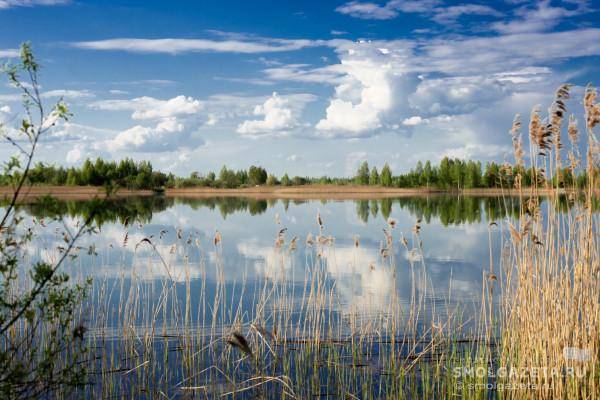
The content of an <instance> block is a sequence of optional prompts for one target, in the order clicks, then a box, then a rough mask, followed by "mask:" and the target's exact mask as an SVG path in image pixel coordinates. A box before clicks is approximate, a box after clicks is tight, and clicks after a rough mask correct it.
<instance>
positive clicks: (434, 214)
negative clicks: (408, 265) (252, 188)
mask: <svg viewBox="0 0 600 400" xmlns="http://www.w3.org/2000/svg"><path fill="white" fill-rule="evenodd" d="M524 200H525V201H527V199H524ZM279 201H281V202H283V205H284V208H285V209H286V210H287V208H288V206H289V204H290V202H291V203H293V204H294V205H299V204H304V203H306V202H307V200H291V201H290V200H273V199H269V200H261V199H253V198H245V197H210V198H184V197H181V198H170V197H164V196H140V197H124V198H116V199H110V200H85V201H82V200H57V199H54V198H50V197H45V198H42V199H40V200H38V201H36V202H32V203H24V204H20V205H19V206H18V209H20V210H23V211H25V212H27V213H28V214H30V215H32V216H35V217H38V218H57V217H61V216H69V217H83V218H85V217H87V216H88V215H90V214H91V212H92V210H94V213H95V215H94V222H95V223H96V224H98V225H102V224H104V223H106V222H120V223H124V222H125V221H126V220H127V221H129V222H130V223H133V222H135V221H139V222H142V223H147V222H149V221H150V220H151V219H152V215H153V213H156V212H161V211H164V210H166V209H168V208H169V207H172V206H173V205H175V204H183V205H186V206H189V207H191V208H192V209H200V208H208V209H210V210H215V209H218V210H219V212H220V213H221V215H222V216H223V218H226V217H227V216H228V215H230V214H233V213H236V212H247V213H249V214H250V215H259V214H262V213H264V212H265V211H266V210H267V209H268V208H270V207H274V206H275V205H276V204H277V203H278V202H279ZM551 201H552V202H551V203H550V204H548V206H549V207H552V208H553V209H555V210H557V211H560V212H565V211H567V210H569V209H570V207H572V205H573V204H574V203H575V202H580V201H583V199H579V198H568V197H567V196H561V197H558V198H555V199H553V200H551ZM325 204H326V203H325ZM2 205H3V203H2V202H0V207H1V206H2ZM355 205H356V214H357V216H358V218H359V219H360V220H361V221H363V222H365V223H366V222H368V221H369V217H372V218H376V217H377V215H378V214H379V213H381V216H382V217H383V218H384V219H386V220H387V219H388V218H389V216H390V215H391V212H392V207H393V206H400V208H401V209H404V210H407V211H408V212H409V213H410V214H411V215H413V216H414V217H415V219H416V218H421V219H422V220H423V221H425V222H430V221H431V219H432V218H437V219H439V220H440V222H441V223H442V224H443V225H453V224H462V223H477V222H481V221H483V220H488V221H492V220H498V219H502V218H505V217H506V216H518V215H519V210H520V200H519V198H517V197H472V196H430V197H427V196H418V197H401V198H396V199H393V198H385V199H381V200H357V201H355ZM592 209H593V210H594V211H598V210H599V209H600V201H599V200H598V198H593V200H592Z"/></svg>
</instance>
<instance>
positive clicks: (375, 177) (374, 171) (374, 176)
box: [369, 167, 380, 186]
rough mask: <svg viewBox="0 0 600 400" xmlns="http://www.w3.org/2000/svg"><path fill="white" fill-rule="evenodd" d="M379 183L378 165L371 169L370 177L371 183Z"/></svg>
mask: <svg viewBox="0 0 600 400" xmlns="http://www.w3.org/2000/svg"><path fill="white" fill-rule="evenodd" d="M379 183H380V182H379V173H378V172H377V167H373V168H372V169H371V176H370V177H369V185H371V186H377V185H379Z"/></svg>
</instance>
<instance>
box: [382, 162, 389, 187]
mask: <svg viewBox="0 0 600 400" xmlns="http://www.w3.org/2000/svg"><path fill="white" fill-rule="evenodd" d="M380 180H381V185H382V186H385V187H390V186H392V170H391V169H390V166H389V165H388V164H387V163H385V165H384V166H383V169H382V170H381V178H380Z"/></svg>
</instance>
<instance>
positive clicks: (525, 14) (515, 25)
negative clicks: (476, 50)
mask: <svg viewBox="0 0 600 400" xmlns="http://www.w3.org/2000/svg"><path fill="white" fill-rule="evenodd" d="M575 4H576V7H575V8H564V7H555V6H552V4H551V2H550V0H543V1H539V2H537V3H535V7H534V8H530V7H529V6H524V7H520V8H518V9H517V10H516V11H515V14H516V15H517V16H518V17H519V18H517V19H513V20H511V21H508V22H496V23H493V24H492V25H491V27H492V29H494V30H496V31H498V32H501V33H505V34H514V33H525V32H540V31H547V30H550V29H552V28H554V27H555V26H556V25H558V24H559V23H560V21H561V20H563V19H564V18H568V17H573V16H576V15H579V14H581V13H584V12H588V11H589V9H588V7H587V2H585V1H583V2H576V3H575Z"/></svg>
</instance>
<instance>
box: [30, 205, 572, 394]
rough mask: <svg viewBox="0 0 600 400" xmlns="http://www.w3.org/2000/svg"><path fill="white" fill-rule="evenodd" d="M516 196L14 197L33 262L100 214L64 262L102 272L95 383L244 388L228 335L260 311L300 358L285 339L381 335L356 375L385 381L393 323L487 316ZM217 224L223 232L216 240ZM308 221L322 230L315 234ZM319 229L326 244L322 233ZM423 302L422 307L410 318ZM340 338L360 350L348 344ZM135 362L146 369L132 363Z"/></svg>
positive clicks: (304, 378)
mask: <svg viewBox="0 0 600 400" xmlns="http://www.w3.org/2000/svg"><path fill="white" fill-rule="evenodd" d="M553 207H554V206H553ZM559 207H561V208H566V207H567V205H566V203H565V202H561V203H560V204H559ZM518 210H519V202H518V200H517V199H510V198H509V199H502V198H493V197H485V198H478V197H452V196H431V197H405V198H397V199H383V200H381V199H380V200H369V201H364V200H363V201H352V200H347V201H317V200H313V201H288V200H269V201H266V200H254V199H244V198H210V199H186V198H174V199H173V198H165V197H161V196H156V197H139V198H126V199H121V200H112V201H108V202H104V203H103V204H102V206H98V204H97V203H94V202H93V201H69V202H65V201H56V200H52V201H51V200H45V201H42V202H39V203H35V204H26V205H21V206H20V207H19V212H20V213H22V214H23V215H27V217H26V218H25V222H26V224H27V225H28V226H31V227H33V229H34V233H35V236H34V241H33V243H31V246H29V248H27V249H25V251H24V256H25V257H26V258H27V259H28V261H35V260H40V259H41V260H45V261H47V262H50V263H53V262H55V261H56V260H57V259H58V257H59V256H60V252H59V251H58V250H57V248H59V247H60V246H62V245H64V242H63V232H64V226H67V227H69V228H70V229H71V230H75V229H77V226H78V221H81V220H83V219H84V218H86V217H87V216H88V215H90V213H93V215H94V222H95V224H96V226H97V227H98V231H97V233H95V234H93V235H88V236H85V237H83V238H82V239H81V240H80V241H79V242H78V244H79V246H80V248H79V249H78V251H77V257H76V258H74V259H69V261H68V264H67V265H65V266H64V270H65V271H67V272H68V273H69V274H70V275H71V276H73V277H74V278H75V279H83V278H85V277H90V276H91V277H92V278H93V286H92V291H91V295H90V298H89V300H88V301H87V303H86V304H85V306H84V308H83V310H82V317H83V319H84V321H86V324H87V326H89V329H90V330H89V337H90V340H92V343H93V344H92V347H93V348H94V349H96V351H98V354H100V356H99V357H98V360H99V361H98V369H100V370H104V371H106V370H109V371H118V373H115V374H106V375H103V376H102V379H101V380H99V381H97V382H96V383H97V384H96V385H95V386H94V389H93V392H94V393H95V394H96V395H97V396H98V397H105V396H112V395H119V394H121V395H122V394H123V393H134V392H132V390H133V391H135V390H138V388H145V389H143V390H149V391H150V393H151V392H152V390H158V388H160V390H161V391H164V392H165V393H169V394H173V395H177V394H178V393H179V394H181V392H179V390H180V388H181V387H182V386H184V383H185V384H190V385H197V386H202V387H204V388H205V389H204V390H208V389H206V388H207V387H208V386H211V389H210V390H211V393H212V394H214V395H215V396H217V397H218V396H219V394H220V393H223V392H226V391H228V390H233V389H234V388H235V385H232V384H231V379H232V378H231V377H235V379H236V380H237V381H239V380H242V379H245V378H249V377H251V376H253V375H252V374H253V373H254V372H253V371H252V368H253V367H251V366H250V365H246V364H245V363H244V362H240V361H239V360H238V361H235V359H236V358H238V357H237V356H235V354H233V356H228V357H233V359H232V358H223V356H222V354H231V353H229V352H228V351H227V349H228V348H227V344H226V341H225V340H224V337H226V335H228V334H229V333H230V332H231V331H232V329H236V330H238V331H240V332H243V333H244V334H247V335H253V336H251V337H252V338H253V339H252V340H254V341H253V342H252V343H254V345H257V344H258V345H260V343H261V342H260V341H257V340H258V339H257V336H256V334H255V333H254V334H253V331H252V329H251V325H250V324H252V323H260V324H261V326H263V327H265V329H267V330H269V331H270V332H276V331H277V332H279V336H280V337H281V336H284V337H285V339H284V340H283V341H281V340H280V339H278V345H277V346H278V348H277V349H276V351H275V352H277V353H279V352H280V351H283V352H285V354H286V356H285V357H292V358H291V359H292V360H293V359H295V358H293V357H295V356H294V355H292V356H290V354H292V353H289V349H288V350H280V346H282V343H291V344H290V346H295V345H294V343H297V341H299V340H304V339H311V338H314V337H319V338H323V339H326V340H338V339H339V340H342V339H343V340H349V338H350V340H351V338H353V337H357V335H358V336H360V337H370V338H371V339H369V340H368V341H367V342H366V344H365V345H361V346H362V347H361V348H363V352H364V355H365V356H364V357H365V360H366V361H364V362H367V363H368V364H369V363H370V364H369V365H371V367H370V368H371V370H372V371H374V372H372V373H369V374H366V375H364V376H363V377H362V378H360V379H358V378H356V377H354V378H352V379H354V381H355V383H356V385H357V386H358V387H360V386H361V385H372V384H373V382H383V381H385V379H388V378H383V376H385V375H384V374H383V370H382V367H378V365H383V364H381V363H382V358H381V357H384V358H385V354H388V353H390V351H394V352H395V351H397V350H398V349H393V348H391V347H390V346H393V345H391V344H390V342H389V341H388V339H386V336H389V335H390V334H392V335H394V336H395V335H402V333H403V332H406V331H409V330H410V329H413V332H421V333H423V334H426V333H427V332H428V331H431V329H432V328H431V327H432V326H433V325H432V324H436V323H437V324H438V325H439V324H440V321H442V322H443V321H447V320H449V319H450V316H452V318H454V319H455V320H457V321H458V322H459V323H460V325H461V326H463V327H465V329H468V328H469V327H475V326H477V323H478V321H479V318H480V316H481V313H480V312H481V298H482V293H485V291H486V290H489V288H486V287H483V285H484V282H486V279H485V276H486V275H485V274H486V273H488V271H490V269H492V270H493V272H494V273H495V274H498V277H499V280H501V279H502V277H501V273H500V271H499V270H500V268H499V266H498V260H499V258H500V257H499V256H500V253H501V249H502V246H504V244H505V239H506V238H507V237H508V232H507V229H506V228H507V221H508V220H510V219H511V218H513V216H514V215H516V214H517V212H518ZM317 215H320V216H321V219H322V222H323V226H322V227H319V225H318V224H317ZM390 219H391V220H393V221H395V226H394V227H391V226H390V225H389V223H388V221H389V220H390ZM419 220H420V221H421V222H420V224H419V226H420V229H419V234H418V235H417V234H415V231H414V227H415V224H416V223H417V221H419ZM491 221H495V222H496V223H497V225H496V224H490V222H491ZM63 224H64V225H63ZM217 232H218V234H217ZM386 232H387V234H386ZM217 235H220V236H221V241H220V243H218V244H217V245H215V236H217ZM309 235H310V236H312V238H313V240H314V242H315V243H314V244H308V243H307V242H306V239H307V236H309ZM319 235H321V237H322V238H323V239H322V241H323V242H324V243H320V244H319V243H318V242H319V240H318V236H319ZM386 235H387V236H386ZM389 235H391V239H389V238H388V236H389ZM294 237H297V238H298V239H297V240H296V246H295V248H294V246H291V243H292V241H293V238H294ZM330 237H331V238H332V240H330V239H326V238H330ZM278 238H279V243H278V244H277V240H278ZM402 238H405V239H406V240H405V242H404V243H405V244H404V243H403V239H402ZM356 240H358V246H357V245H356ZM149 242H150V243H149ZM490 256H491V257H492V259H493V260H494V262H493V265H490ZM496 284H497V283H496ZM492 295H493V297H494V296H497V293H496V292H494V293H492ZM415 302H417V303H419V304H420V305H419V306H418V307H417V309H418V313H417V314H416V315H415V314H413V315H412V318H409V316H410V310H414V309H415V306H414V305H415ZM409 321H413V323H412V325H410V323H409ZM409 325H410V326H409ZM148 338H150V339H148ZM373 338H376V340H375V339H373ZM392 343H393V342H392ZM283 348H284V349H285V348H286V345H285V344H283ZM132 349H133V350H132ZM207 349H209V350H207ZM186 351H189V353H187V356H186ZM265 351H267V350H265ZM340 351H342V353H341V354H342V356H343V357H346V356H347V357H348V358H349V359H351V358H352V354H353V353H352V352H353V351H352V349H351V348H349V350H348V353H347V354H346V353H344V351H345V350H340ZM399 351H400V352H402V351H404V350H402V349H400V350H399ZM266 354H267V356H265V357H266V358H268V357H269V353H268V351H267V353H266ZM299 354H301V353H299ZM344 354H346V355H344ZM394 354H395V353H394ZM273 355H274V354H273ZM186 357H187V358H186ZM285 357H284V359H285ZM318 357H322V355H318ZM275 359H277V357H275ZM186 360H187V361H186ZM190 360H192V361H190ZM227 360H229V361H227ZM232 360H233V361H232ZM149 362H150V363H149ZM316 362H318V363H321V360H320V359H319V360H317V361H316ZM292 364H293V363H292ZM140 365H142V366H143V368H142V367H140V368H139V369H136V367H137V366H140ZM269 365H270V366H269V367H268V368H267V369H270V370H269V373H270V374H272V375H276V374H286V375H290V376H292V380H295V381H297V386H296V389H297V390H298V391H300V392H301V394H303V395H306V396H312V395H313V394H314V393H315V391H316V392H321V393H322V390H324V391H326V392H327V391H331V390H334V389H335V385H336V384H331V383H328V382H330V381H329V377H328V373H327V371H325V370H323V371H321V372H320V373H319V377H318V380H321V381H323V382H324V383H323V382H322V387H323V388H324V389H322V390H321V389H315V388H314V386H310V385H312V384H313V383H311V382H312V381H311V379H312V378H310V377H309V375H310V374H308V375H303V372H302V371H304V370H303V369H302V368H300V367H294V366H291V367H289V368H288V369H286V368H284V367H282V366H281V365H279V364H277V362H275V361H274V362H273V363H272V364H269ZM298 365H301V364H298ZM208 366H219V368H221V369H222V370H225V371H226V372H225V373H224V374H219V373H216V372H214V370H212V369H211V370H206V367H208ZM133 369H135V371H136V373H135V374H133V373H132V374H129V373H127V374H125V373H123V371H130V370H133ZM206 371H209V372H206ZM225 374H227V375H228V378H224V377H223V375H225ZM321 374H322V375H321ZM363 379H364V380H363ZM382 379H383V381H382ZM302 382H305V383H306V384H305V385H303V383H302ZM274 385H275V386H276V384H274ZM307 385H308V386H307ZM330 385H333V386H331V387H330ZM213 386H214V387H213ZM105 388H110V391H109V392H106V391H105ZM303 390H306V392H302V391H303ZM357 390H358V389H357ZM140 393H142V392H135V395H136V396H141V395H142V394H140ZM143 393H146V392H143ZM246 395H247V396H246V397H253V396H256V393H254V392H253V391H249V392H247V393H246ZM150 397H152V396H150ZM267 397H268V396H267Z"/></svg>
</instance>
